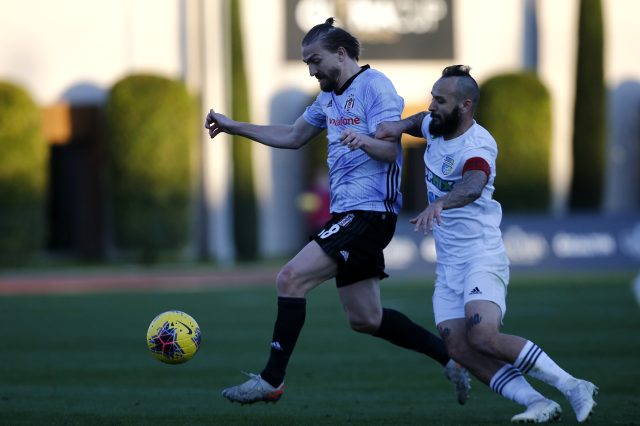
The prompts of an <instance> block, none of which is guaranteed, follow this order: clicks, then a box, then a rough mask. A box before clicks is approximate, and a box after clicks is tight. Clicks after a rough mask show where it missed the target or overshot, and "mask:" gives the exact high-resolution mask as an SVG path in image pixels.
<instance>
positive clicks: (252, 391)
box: [222, 373, 284, 405]
mask: <svg viewBox="0 0 640 426" xmlns="http://www.w3.org/2000/svg"><path fill="white" fill-rule="evenodd" d="M244 374H246V375H247V376H249V380H247V381H246V382H244V383H242V384H239V385H237V386H232V387H230V388H226V389H225V390H223V391H222V396H224V397H225V398H227V399H228V400H229V401H231V402H239V403H240V404H243V405H244V404H253V403H254V402H260V401H264V402H274V403H275V402H278V400H279V399H280V398H282V394H283V393H284V382H283V383H281V384H280V386H278V387H277V388H274V387H273V386H271V385H270V384H269V383H267V382H266V381H265V380H263V379H262V377H260V375H259V374H252V373H244Z"/></svg>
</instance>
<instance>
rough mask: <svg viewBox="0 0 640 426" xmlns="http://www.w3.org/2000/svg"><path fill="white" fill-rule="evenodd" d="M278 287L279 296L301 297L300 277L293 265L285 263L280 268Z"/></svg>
mask: <svg viewBox="0 0 640 426" xmlns="http://www.w3.org/2000/svg"><path fill="white" fill-rule="evenodd" d="M276 288H277V289H278V295H279V296H283V297H300V294H299V293H300V286H299V279H298V278H297V274H296V271H295V270H294V268H293V267H291V266H290V265H285V266H284V267H283V268H282V269H281V270H280V272H279V273H278V276H277V277H276ZM302 296H304V295H302Z"/></svg>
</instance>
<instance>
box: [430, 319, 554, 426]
mask: <svg viewBox="0 0 640 426" xmlns="http://www.w3.org/2000/svg"><path fill="white" fill-rule="evenodd" d="M438 330H439V331H440V333H441V335H442V337H443V340H444V341H445V344H446V345H447V349H448V351H449V354H450V355H451V357H452V358H454V359H455V360H456V361H458V362H460V363H461V364H462V365H464V366H465V367H466V368H467V369H468V370H469V371H470V372H471V374H473V375H474V376H475V377H476V378H477V379H478V380H480V381H481V382H482V383H484V384H486V385H487V386H489V387H490V388H491V389H492V390H493V391H494V392H496V393H497V394H499V395H501V396H503V397H504V398H507V399H509V400H511V401H514V402H515V403H517V404H520V405H523V406H525V407H527V410H526V411H525V412H523V413H521V414H518V415H516V416H514V417H513V418H512V419H511V420H512V421H513V422H517V423H520V422H522V423H529V422H535V423H540V422H546V421H551V420H557V419H559V418H560V415H561V413H562V410H561V408H560V406H559V405H558V404H557V403H556V402H554V401H552V400H550V399H547V398H545V397H544V396H543V395H541V394H540V393H539V392H538V391H536V390H535V389H534V388H533V387H532V386H531V385H530V384H529V382H527V381H526V379H525V378H524V377H523V375H522V373H521V372H520V371H519V370H518V369H517V368H515V367H513V366H512V365H511V364H506V363H504V362H502V361H500V360H498V359H495V358H492V357H488V356H486V355H483V354H481V353H479V352H478V351H476V350H475V349H474V348H473V347H471V345H470V344H469V342H468V341H467V338H466V321H465V319H463V318H458V319H452V320H447V321H443V322H442V323H440V324H438Z"/></svg>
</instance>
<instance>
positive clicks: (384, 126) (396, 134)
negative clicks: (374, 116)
mask: <svg viewBox="0 0 640 426" xmlns="http://www.w3.org/2000/svg"><path fill="white" fill-rule="evenodd" d="M402 131H403V129H402V126H401V124H400V122H399V121H384V122H382V123H380V124H378V127H376V134H375V136H374V137H375V138H376V139H385V140H398V138H400V137H401V136H402Z"/></svg>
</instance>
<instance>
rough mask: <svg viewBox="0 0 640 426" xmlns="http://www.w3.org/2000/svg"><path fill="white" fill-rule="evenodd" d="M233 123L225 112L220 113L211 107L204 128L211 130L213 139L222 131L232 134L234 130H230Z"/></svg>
mask: <svg viewBox="0 0 640 426" xmlns="http://www.w3.org/2000/svg"><path fill="white" fill-rule="evenodd" d="M232 123H233V120H231V119H230V118H229V117H227V116H225V115H223V114H219V113H217V112H215V111H214V110H213V109H210V110H209V114H207V118H206V120H205V123H204V128H205V129H207V130H209V137H210V138H211V139H213V138H215V137H216V136H217V135H218V133H220V132H224V133H230V134H232V132H231V131H230V127H231V124H232Z"/></svg>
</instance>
